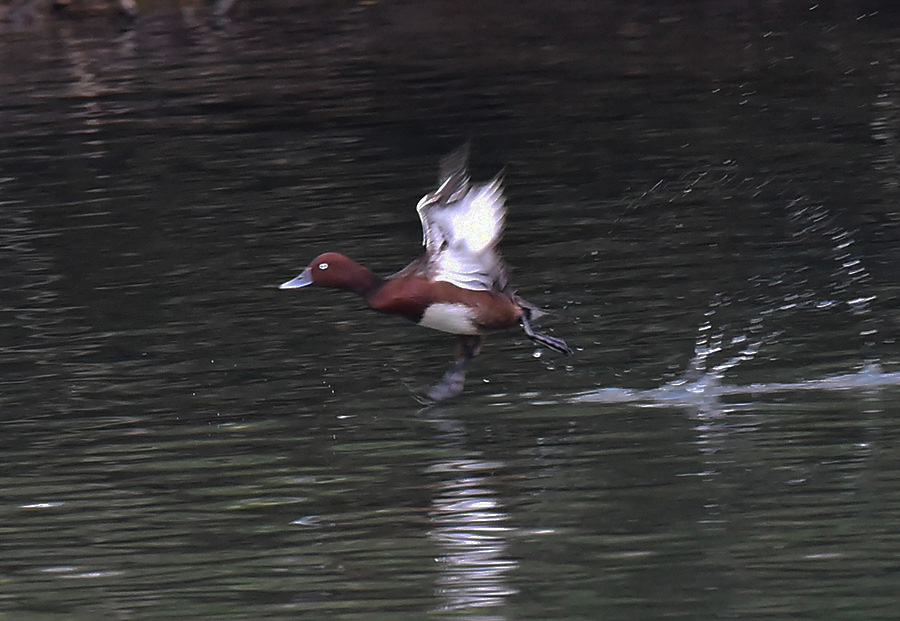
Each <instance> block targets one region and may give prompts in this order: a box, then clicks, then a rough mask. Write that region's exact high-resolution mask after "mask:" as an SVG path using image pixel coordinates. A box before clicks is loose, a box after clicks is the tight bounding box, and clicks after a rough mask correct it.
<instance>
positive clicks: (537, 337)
mask: <svg viewBox="0 0 900 621" xmlns="http://www.w3.org/2000/svg"><path fill="white" fill-rule="evenodd" d="M521 322H522V327H523V328H524V329H525V334H526V335H528V338H530V339H531V340H532V341H534V342H535V343H539V344H540V345H543V346H544V347H549V348H550V349H553V350H555V351H558V352H559V353H561V354H565V355H567V356H568V355H569V354H573V353H575V352H573V351H572V350H571V348H570V347H569V346H568V345H566V342H565V341H564V340H562V339H558V338H556V337H555V336H550V335H549V334H544V333H542V332H535V331H534V328H532V327H531V310H530V309H527V308H526V309H523V311H522V319H521Z"/></svg>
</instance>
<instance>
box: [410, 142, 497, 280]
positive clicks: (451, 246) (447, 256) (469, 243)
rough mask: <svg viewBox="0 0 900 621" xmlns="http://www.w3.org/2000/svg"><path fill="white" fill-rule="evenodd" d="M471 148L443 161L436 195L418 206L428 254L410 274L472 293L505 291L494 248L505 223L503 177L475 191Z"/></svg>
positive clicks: (463, 147)
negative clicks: (472, 182) (468, 165)
mask: <svg viewBox="0 0 900 621" xmlns="http://www.w3.org/2000/svg"><path fill="white" fill-rule="evenodd" d="M468 157H469V145H468V144H465V145H463V146H462V147H460V148H459V149H457V150H456V151H454V152H453V153H451V154H450V155H448V156H446V157H445V158H443V159H442V160H441V165H440V177H439V185H438V189H437V190H435V191H434V192H430V193H429V194H426V195H425V196H424V197H422V200H420V201H419V204H418V205H417V206H416V211H417V212H418V214H419V219H420V220H421V221H422V242H423V245H424V253H423V255H422V257H420V258H419V259H417V260H416V261H414V262H413V264H411V265H410V266H408V267H407V268H406V269H404V270H403V271H404V272H406V270H407V269H416V270H419V271H420V272H422V273H427V274H428V276H429V277H430V278H431V279H433V280H437V281H444V282H449V283H452V284H454V285H456V286H458V287H462V288H464V289H472V290H490V289H500V290H503V289H505V288H506V271H505V268H504V266H503V262H502V260H501V259H500V256H499V254H497V251H496V249H495V248H496V246H497V242H499V241H500V236H501V235H502V233H503V225H504V222H505V220H506V207H505V199H504V198H503V189H502V187H501V180H500V177H499V176H498V177H495V178H494V179H493V180H491V181H489V182H488V183H485V184H479V185H472V184H471V183H470V181H469V173H468V170H467V164H468Z"/></svg>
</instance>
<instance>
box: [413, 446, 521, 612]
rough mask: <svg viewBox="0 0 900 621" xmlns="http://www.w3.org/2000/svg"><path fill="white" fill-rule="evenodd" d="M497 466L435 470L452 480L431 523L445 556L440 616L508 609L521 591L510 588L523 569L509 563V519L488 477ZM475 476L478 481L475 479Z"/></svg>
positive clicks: (439, 466)
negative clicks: (515, 574) (513, 575)
mask: <svg viewBox="0 0 900 621" xmlns="http://www.w3.org/2000/svg"><path fill="white" fill-rule="evenodd" d="M497 465H498V464H496V463H489V462H486V461H481V460H477V459H452V460H447V461H442V462H438V463H436V464H434V465H433V466H432V467H431V468H429V472H437V473H440V474H442V475H443V476H445V477H446V478H445V479H444V480H443V481H441V482H439V483H438V484H437V486H436V489H437V491H438V495H437V496H436V497H435V498H434V501H433V503H432V509H431V511H430V513H429V517H430V519H431V521H432V523H433V524H434V528H433V529H432V530H431V531H430V532H429V537H431V538H432V539H433V540H434V541H435V543H436V544H437V546H438V547H439V549H440V550H441V555H440V557H439V558H438V559H437V560H438V563H439V567H440V577H439V578H438V580H437V585H436V594H437V596H438V597H439V598H440V600H441V602H442V603H441V605H440V608H439V610H442V611H460V612H465V611H468V610H470V609H479V610H481V611H482V612H483V609H485V608H493V607H499V606H502V605H503V604H504V603H505V600H506V598H507V597H509V596H510V595H512V594H514V593H515V592H516V590H515V589H514V588H512V587H511V586H510V585H509V583H508V576H509V573H510V572H511V571H512V570H513V569H514V568H515V567H516V565H517V563H516V562H515V561H513V560H511V559H509V558H508V555H507V553H506V551H507V547H508V536H509V533H510V531H511V530H512V529H511V528H510V527H508V526H506V525H505V524H506V523H507V522H508V519H509V518H508V515H507V513H506V512H505V511H504V509H503V506H502V504H501V502H500V501H499V500H498V498H497V494H496V492H495V491H493V490H492V489H491V488H490V486H489V480H488V477H487V476H482V475H479V474H477V473H479V472H488V473H490V472H492V471H493V470H495V469H496V468H497ZM473 474H474V475H473ZM471 612H472V613H473V614H477V616H470V615H468V614H463V615H462V616H461V617H460V618H468V619H475V618H478V619H503V618H505V617H503V616H500V615H491V616H484V615H482V614H480V613H476V612H475V611H471Z"/></svg>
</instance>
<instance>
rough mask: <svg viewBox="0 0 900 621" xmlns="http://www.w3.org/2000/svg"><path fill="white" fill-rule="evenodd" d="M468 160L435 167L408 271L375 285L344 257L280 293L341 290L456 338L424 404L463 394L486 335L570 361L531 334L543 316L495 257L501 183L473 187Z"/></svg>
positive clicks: (456, 158) (560, 346)
mask: <svg viewBox="0 0 900 621" xmlns="http://www.w3.org/2000/svg"><path fill="white" fill-rule="evenodd" d="M468 160H469V145H468V144H465V145H463V146H461V147H459V148H458V149H456V150H455V151H453V152H452V153H450V154H449V155H447V156H445V157H444V158H442V159H441V161H440V165H439V175H438V187H437V189H436V190H435V191H433V192H429V193H427V194H426V195H425V196H423V197H422V199H421V200H420V201H419V202H418V204H417V205H416V212H417V213H418V215H419V219H420V221H421V223H422V252H421V254H420V255H419V256H418V257H417V258H416V259H414V260H413V261H412V262H411V263H410V264H409V265H407V266H406V267H404V268H403V269H401V270H400V271H398V272H396V273H394V274H392V275H390V276H386V277H381V276H378V275H376V274H375V273H374V272H372V271H371V270H370V269H368V268H367V267H364V266H362V265H360V264H359V263H357V262H355V261H353V260H352V259H350V258H348V257H347V256H345V255H343V254H340V253H338V252H326V253H324V254H320V255H318V256H317V257H315V258H314V259H313V260H312V261H311V262H310V263H309V265H308V266H307V267H306V268H305V269H304V270H303V271H302V272H301V273H300V274H299V275H298V276H297V277H296V278H293V279H291V280H289V281H287V282H285V283H282V284H281V285H280V286H279V288H280V289H299V288H302V287H307V286H317V287H326V288H330V289H340V290H342V291H347V292H350V293H353V294H356V295H358V296H360V297H361V298H362V299H363V300H364V301H365V303H366V305H367V306H368V307H369V308H371V309H373V310H376V311H380V312H382V313H388V314H392V315H398V316H400V317H403V318H405V319H408V320H410V321H412V322H414V323H417V324H418V325H420V326H423V327H425V328H431V329H433V330H439V331H441V332H446V333H449V334H452V335H454V336H456V358H455V360H454V362H453V364H452V365H451V366H450V368H449V369H448V370H447V372H446V373H445V374H444V376H443V378H442V379H441V381H440V382H439V383H438V384H436V385H435V386H434V387H432V388H431V389H430V390H428V391H427V393H426V394H425V395H424V397H422V398H420V401H422V402H424V403H428V404H433V403H437V402H440V401H443V400H445V399H449V398H451V397H455V396H457V395H458V394H459V393H461V392H462V390H463V387H464V385H465V379H466V371H467V369H468V366H469V363H470V362H471V361H472V359H473V358H475V356H477V355H478V353H479V352H480V351H481V347H482V344H483V342H484V338H485V336H486V335H487V334H489V333H492V332H498V331H502V330H507V329H509V328H512V327H515V326H521V328H522V329H523V330H524V331H525V334H526V335H527V336H528V338H529V339H531V340H532V341H534V342H535V343H537V344H539V345H541V346H544V347H547V348H549V349H551V350H554V351H557V352H559V353H562V354H565V355H569V354H572V353H573V352H572V349H571V348H570V347H569V346H568V345H567V344H566V342H565V341H564V340H562V339H561V338H558V337H555V336H550V335H549V334H544V333H542V332H538V331H537V330H535V328H534V325H533V321H534V320H535V319H536V318H537V317H539V316H540V315H542V314H544V311H541V310H540V309H538V308H537V307H536V306H535V305H533V304H531V303H530V302H527V301H525V300H524V299H523V298H521V297H519V295H518V294H517V293H516V292H515V290H513V289H512V287H511V285H510V282H509V278H508V270H507V267H506V264H505V263H504V261H503V259H502V257H501V256H500V253H499V251H498V250H497V245H498V243H499V241H500V238H501V236H502V233H503V228H504V225H505V220H506V201H505V198H504V195H503V188H502V185H501V175H497V176H496V177H494V178H493V179H492V180H490V181H488V182H486V183H480V184H476V183H472V182H471V181H470V178H469V172H468ZM417 398H418V397H417Z"/></svg>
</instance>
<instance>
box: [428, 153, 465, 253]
mask: <svg viewBox="0 0 900 621" xmlns="http://www.w3.org/2000/svg"><path fill="white" fill-rule="evenodd" d="M468 164H469V143H466V144H464V145H462V146H461V147H459V148H458V149H456V150H455V151H454V152H453V153H451V154H450V155H447V156H445V157H444V158H443V159H442V160H441V164H440V174H439V176H438V188H437V190H435V191H434V192H429V193H428V194H426V195H425V196H423V197H422V200H420V201H419V204H418V205H416V212H418V214H419V220H421V221H422V246H423V247H424V249H425V254H426V255H428V256H433V255H434V254H435V253H437V252H440V250H441V248H443V247H444V246H445V244H446V242H447V236H448V233H449V231H447V230H446V229H447V224H446V223H444V222H441V217H440V211H441V210H442V209H443V208H445V207H447V206H449V205H451V204H453V203H455V202H458V201H459V200H460V199H462V198H463V197H465V195H466V193H467V192H468V191H469V171H468Z"/></svg>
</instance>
